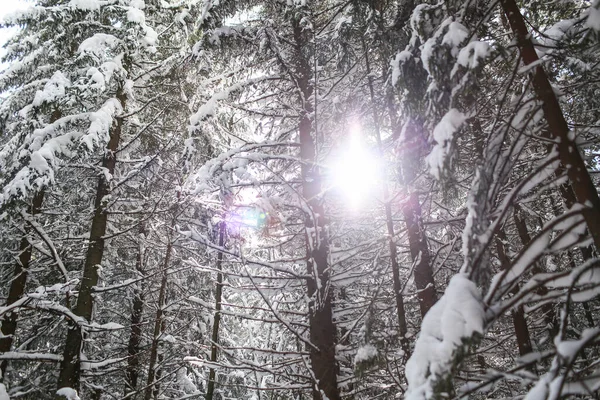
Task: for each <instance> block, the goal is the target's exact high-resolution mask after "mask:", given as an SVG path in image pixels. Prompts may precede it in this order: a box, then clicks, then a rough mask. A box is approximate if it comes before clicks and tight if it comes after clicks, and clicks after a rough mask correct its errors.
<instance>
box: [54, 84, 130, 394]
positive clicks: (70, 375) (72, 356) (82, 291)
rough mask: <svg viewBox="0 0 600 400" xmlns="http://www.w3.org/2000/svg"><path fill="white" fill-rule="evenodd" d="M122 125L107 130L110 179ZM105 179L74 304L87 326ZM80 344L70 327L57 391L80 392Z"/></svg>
mask: <svg viewBox="0 0 600 400" xmlns="http://www.w3.org/2000/svg"><path fill="white" fill-rule="evenodd" d="M117 98H118V99H119V101H120V103H121V106H122V107H123V108H125V101H126V95H125V93H124V92H123V91H122V90H119V91H118V93H117ZM122 125H123V120H122V119H121V118H120V117H117V118H116V119H115V122H114V123H113V126H112V127H111V129H110V139H109V141H108V146H107V148H106V151H105V154H104V158H103V160H102V167H103V168H104V169H105V170H106V171H107V172H108V173H109V174H110V175H112V174H113V173H114V171H115V164H116V152H117V150H118V148H119V142H120V140H121V129H122ZM106 175H107V174H104V173H103V174H100V177H99V179H98V186H97V188H96V197H95V200H94V217H93V218H92V227H91V229H90V239H89V245H88V250H87V254H86V258H85V264H84V267H83V278H82V279H81V286H80V288H79V296H78V297H77V304H76V306H75V310H74V313H75V314H76V315H78V316H80V317H83V318H85V319H86V320H87V321H88V322H91V321H92V312H93V309H94V297H93V288H94V286H96V285H97V284H98V266H100V265H101V263H102V256H103V254H104V235H105V234H106V225H107V220H108V214H107V212H106V210H105V207H106V200H105V197H106V196H107V195H108V194H109V193H110V182H108V181H107V180H106ZM82 344H83V332H82V329H81V327H80V326H76V325H73V324H72V325H71V326H70V327H69V330H68V333H67V340H66V343H65V349H64V353H63V360H62V362H61V366H60V374H59V377H58V389H60V388H63V387H70V388H73V389H75V390H78V389H79V383H80V378H81V351H82Z"/></svg>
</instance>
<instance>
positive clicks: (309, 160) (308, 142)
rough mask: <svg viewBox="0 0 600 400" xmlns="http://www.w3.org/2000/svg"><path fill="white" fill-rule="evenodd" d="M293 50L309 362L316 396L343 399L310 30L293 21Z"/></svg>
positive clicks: (321, 398)
mask: <svg viewBox="0 0 600 400" xmlns="http://www.w3.org/2000/svg"><path fill="white" fill-rule="evenodd" d="M292 27H293V36H294V45H295V47H296V48H295V54H296V56H297V63H298V67H297V73H296V80H297V84H298V87H299V89H300V93H299V94H300V96H299V101H300V103H301V109H302V111H301V115H300V124H299V136H300V158H301V159H302V166H301V174H302V194H303V198H304V201H306V202H307V205H308V208H309V210H310V213H311V214H310V215H307V216H306V222H305V225H306V241H307V260H306V265H307V270H308V274H309V276H310V278H308V279H307V291H308V298H309V299H310V300H309V326H310V328H309V331H310V341H311V343H312V344H313V345H314V346H311V348H310V361H311V366H312V370H313V373H314V377H315V381H314V382H313V399H314V400H325V399H328V400H340V392H339V389H338V384H337V363H336V359H335V343H336V329H335V324H334V322H333V305H332V294H331V284H330V272H329V265H328V256H329V238H328V234H327V228H326V224H325V210H324V207H323V203H322V199H321V194H322V193H321V176H320V171H319V169H318V167H317V163H316V161H317V160H316V143H315V139H314V138H313V133H315V136H316V132H315V131H316V124H315V125H314V126H313V121H312V119H311V114H313V111H314V107H313V106H312V105H311V103H310V100H311V97H312V95H313V93H314V87H313V85H312V83H311V79H312V70H311V68H310V64H309V61H308V57H307V56H306V55H305V54H304V53H303V52H304V51H305V49H307V48H308V47H309V44H310V39H309V37H308V34H309V32H308V31H307V30H305V29H303V28H302V27H301V26H300V20H299V19H298V18H294V19H293V20H292Z"/></svg>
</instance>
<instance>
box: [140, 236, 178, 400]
mask: <svg viewBox="0 0 600 400" xmlns="http://www.w3.org/2000/svg"><path fill="white" fill-rule="evenodd" d="M172 251H173V242H172V238H171V235H169V236H168V242H167V249H166V251H165V259H164V262H163V266H162V278H161V281H160V289H159V291H158V304H157V306H156V307H157V308H156V316H155V318H154V329H153V331H152V343H151V344H150V359H149V360H148V380H147V381H146V389H145V390H144V400H150V399H151V398H152V397H153V394H154V397H155V398H156V393H155V390H156V381H157V379H156V376H157V375H158V374H157V360H158V350H159V346H160V336H161V334H162V332H163V329H164V324H163V319H164V313H165V312H164V309H163V308H164V306H165V301H166V297H167V283H168V278H169V275H168V274H167V270H168V268H169V264H170V262H171V253H172Z"/></svg>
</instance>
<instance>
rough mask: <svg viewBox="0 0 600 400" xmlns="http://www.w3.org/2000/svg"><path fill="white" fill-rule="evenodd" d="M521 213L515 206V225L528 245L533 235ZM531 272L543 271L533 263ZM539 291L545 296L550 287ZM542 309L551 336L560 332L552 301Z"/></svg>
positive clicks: (522, 240) (541, 288) (538, 291)
mask: <svg viewBox="0 0 600 400" xmlns="http://www.w3.org/2000/svg"><path fill="white" fill-rule="evenodd" d="M521 213H522V211H521V209H520V207H518V206H515V212H514V214H513V219H514V221H515V226H516V227H517V232H518V234H519V238H520V239H521V243H522V244H523V246H527V244H528V243H529V242H531V235H530V234H529V231H528V229H527V224H526V223H525V219H524V218H522V216H521ZM531 272H532V273H533V274H534V275H535V274H538V273H540V272H542V271H541V270H540V267H539V266H538V264H537V263H535V264H534V265H532V268H531ZM537 293H538V294H539V295H541V296H543V295H545V294H546V293H548V289H547V288H546V287H545V286H541V287H540V288H539V289H538V290H537ZM541 309H542V312H543V313H544V321H545V322H546V325H547V327H548V333H549V335H550V337H551V338H553V337H554V336H556V334H557V333H558V319H557V317H556V312H555V311H554V308H553V306H552V304H551V303H546V304H544V305H542V308H541Z"/></svg>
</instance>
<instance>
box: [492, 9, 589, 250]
mask: <svg viewBox="0 0 600 400" xmlns="http://www.w3.org/2000/svg"><path fill="white" fill-rule="evenodd" d="M500 4H501V5H502V8H503V10H504V13H505V14H506V17H507V18H508V21H509V24H510V27H511V29H512V31H513V33H514V35H515V36H516V38H517V45H518V47H519V49H520V51H521V57H522V59H523V62H524V63H525V65H530V64H533V63H536V62H538V61H539V57H538V55H537V53H536V52H535V48H534V46H533V43H532V42H531V38H530V34H529V32H528V30H527V26H526V25H525V21H524V19H523V16H522V15H521V11H520V10H519V7H518V6H517V3H516V2H515V0H501V1H500ZM533 71H534V75H533V90H534V92H535V94H536V95H537V97H538V98H539V100H541V101H542V103H543V104H542V111H543V113H544V118H545V119H546V121H547V122H548V128H549V129H548V133H549V137H550V138H551V139H552V140H554V141H555V142H556V144H557V147H558V154H559V157H560V161H561V163H562V165H563V166H564V168H565V169H566V170H567V175H568V177H569V181H570V182H571V186H572V188H573V192H574V194H575V198H576V200H577V202H578V203H580V204H583V205H585V206H586V209H585V211H584V217H585V221H586V223H587V226H588V229H589V230H590V233H591V235H592V237H593V238H594V243H595V244H596V247H598V248H600V198H599V197H598V192H597V190H596V187H595V186H594V182H593V181H592V178H591V177H590V174H589V173H588V171H587V168H586V166H585V163H584V161H583V158H582V157H581V154H579V151H578V150H577V145H576V144H575V141H574V140H573V138H572V137H571V136H570V135H569V127H568V125H567V122H566V120H565V117H564V115H563V113H562V110H561V108H560V104H559V102H558V99H557V97H556V94H555V93H554V90H553V88H552V85H551V84H550V81H549V80H548V76H547V75H546V72H545V71H544V68H543V67H542V65H541V64H540V65H537V66H536V67H535V69H534V70H533Z"/></svg>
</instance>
